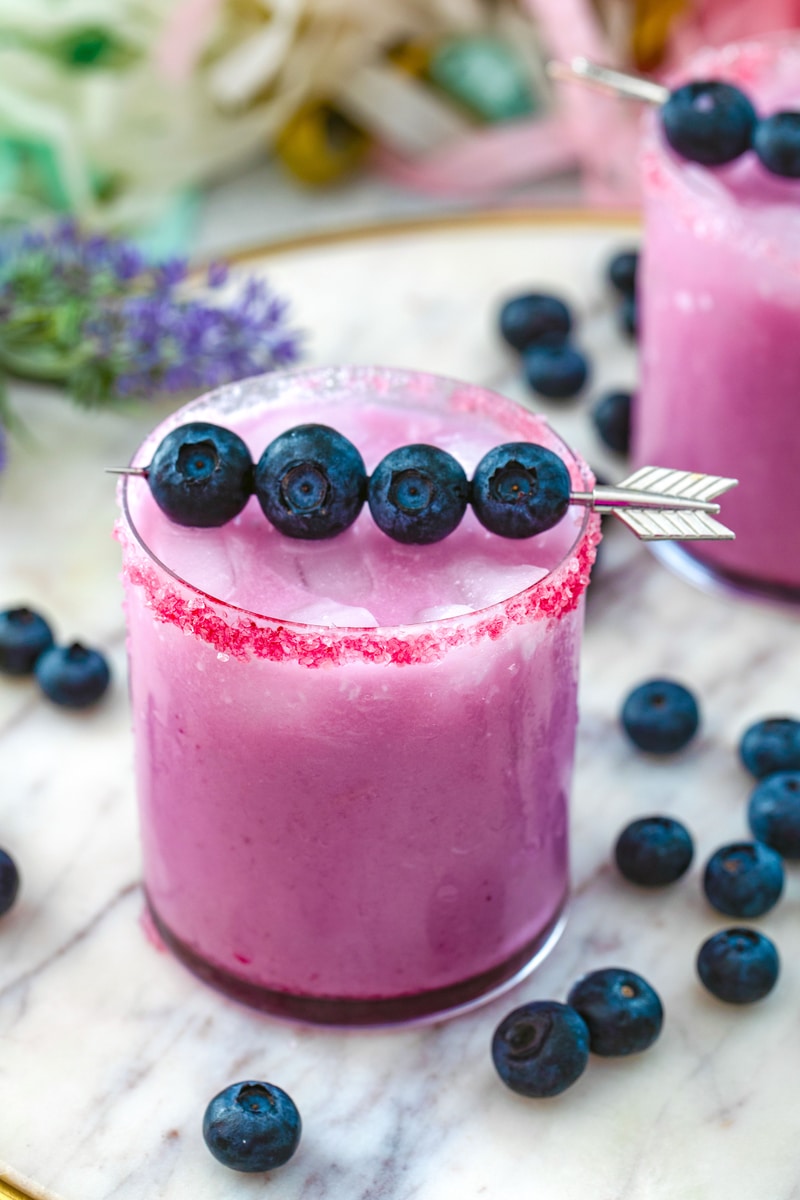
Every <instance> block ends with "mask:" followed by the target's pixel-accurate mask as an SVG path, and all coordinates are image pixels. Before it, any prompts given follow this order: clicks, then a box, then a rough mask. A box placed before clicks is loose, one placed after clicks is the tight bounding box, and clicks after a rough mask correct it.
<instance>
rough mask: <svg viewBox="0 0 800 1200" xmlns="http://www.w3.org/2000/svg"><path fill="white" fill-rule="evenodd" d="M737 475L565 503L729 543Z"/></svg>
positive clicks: (683, 474) (627, 485)
mask: <svg viewBox="0 0 800 1200" xmlns="http://www.w3.org/2000/svg"><path fill="white" fill-rule="evenodd" d="M106 471H107V472H108V473H109V474H110V475H134V476H139V477H140V478H144V479H146V478H147V476H148V473H149V469H148V468H147V467H106ZM737 483H738V480H737V479H726V478H724V477H723V476H722V475H700V474H698V473H697V472H695V471H673V470H672V469H671V468H669V467H640V468H639V470H638V471H634V473H633V474H632V475H629V476H628V477H627V479H623V480H622V482H621V483H619V484H617V485H616V487H601V486H598V487H595V488H593V489H592V491H591V492H570V495H569V499H570V503H571V504H582V505H584V507H586V508H593V509H595V510H596V511H597V512H605V513H610V514H611V515H612V516H615V517H617V518H618V519H619V520H620V521H622V522H623V524H624V525H627V526H628V528H629V529H631V530H632V531H633V532H634V533H635V534H636V536H637V537H638V538H640V539H641V541H643V542H655V541H664V540H667V539H669V540H673V539H674V540H676V541H701V540H702V541H730V540H732V539H733V538H734V537H735V536H736V535H735V534H734V533H733V532H732V530H730V529H727V528H726V526H724V525H723V524H722V523H721V522H720V521H715V520H714V519H713V517H714V516H715V515H716V514H717V513H718V512H719V505H718V504H717V503H716V497H717V496H721V495H722V494H723V493H724V492H727V491H730V489H731V488H733V487H736V485H737Z"/></svg>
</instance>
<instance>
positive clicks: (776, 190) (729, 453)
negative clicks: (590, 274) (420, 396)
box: [633, 38, 800, 590]
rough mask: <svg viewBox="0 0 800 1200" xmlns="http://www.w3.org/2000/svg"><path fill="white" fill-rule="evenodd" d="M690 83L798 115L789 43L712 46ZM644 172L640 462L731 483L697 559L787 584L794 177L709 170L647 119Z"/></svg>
mask: <svg viewBox="0 0 800 1200" xmlns="http://www.w3.org/2000/svg"><path fill="white" fill-rule="evenodd" d="M688 77H690V78H695V79H709V78H714V79H723V80H726V81H727V82H730V83H733V84H736V85H737V86H738V87H741V88H742V90H743V91H745V92H746V93H747V94H748V96H749V97H750V98H751V100H752V101H753V103H754V104H755V106H756V109H757V111H758V112H759V113H760V114H762V115H768V114H770V113H773V112H777V111H779V110H782V109H793V110H798V109H800V38H792V39H786V38H783V39H767V40H766V41H764V42H760V43H756V42H751V43H742V44H741V45H734V46H729V47H727V48H725V49H724V50H715V51H707V52H705V53H704V54H703V55H701V56H700V57H699V58H698V59H696V60H695V61H694V62H693V63H692V66H691V70H690V72H689V73H688ZM682 81H683V80H681V81H679V82H682ZM643 169H644V193H645V234H644V247H643V255H642V264H641V272H640V281H639V303H640V306H641V324H642V336H641V348H642V383H641V388H640V394H639V404H638V409H637V412H636V414H635V422H634V430H633V453H634V458H635V461H636V463H637V464H640V465H642V464H645V463H653V464H668V465H669V466H673V467H678V468H683V469H688V470H693V471H701V472H707V473H710V474H719V475H726V476H732V477H734V478H737V479H739V481H740V485H739V487H738V488H736V489H735V490H734V491H733V492H731V493H730V494H729V495H727V496H726V497H725V507H724V520H725V523H726V524H727V525H729V526H730V527H731V528H732V529H733V530H734V531H735V533H736V540H735V541H734V542H718V543H699V544H697V545H693V546H692V547H691V552H692V554H693V555H695V556H696V557H697V558H698V559H700V560H701V561H702V562H704V563H706V564H708V565H709V566H711V567H712V569H719V570H721V571H723V572H728V573H731V574H732V575H734V576H740V577H743V578H745V579H749V580H752V581H754V582H756V583H761V584H767V585H773V586H777V587H778V588H786V589H790V590H798V589H800V471H799V470H798V462H800V180H785V179H779V178H778V177H777V176H775V175H772V174H771V173H770V172H768V171H767V170H766V168H764V167H762V166H761V164H760V163H759V162H758V160H757V158H756V156H755V154H754V153H752V152H750V153H747V154H745V155H744V156H742V157H741V158H740V159H738V160H737V161H736V162H734V163H732V164H730V165H728V166H727V167H724V168H718V169H716V170H709V169H708V168H706V167H702V166H700V165H698V164H696V163H689V162H685V161H683V160H681V159H679V158H678V157H677V156H676V155H675V154H674V153H673V152H672V151H671V150H670V149H669V147H668V146H667V145H666V143H665V142H664V140H663V138H662V136H661V132H660V128H659V126H658V122H657V116H655V115H654V116H653V117H652V119H651V120H650V121H649V123H648V133H647V136H646V142H645V151H644V162H643Z"/></svg>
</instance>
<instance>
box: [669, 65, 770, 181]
mask: <svg viewBox="0 0 800 1200" xmlns="http://www.w3.org/2000/svg"><path fill="white" fill-rule="evenodd" d="M661 120H662V124H663V128H664V134H665V136H666V139H667V141H668V142H669V144H670V146H672V149H673V150H674V151H675V152H676V153H677V154H680V155H681V157H682V158H688V159H690V160H691V161H692V162H698V163H702V164H703V166H706V167H719V166H722V165H723V164H724V163H728V162H733V160H734V159H735V158H738V157H739V156H740V155H741V154H744V152H745V151H746V150H749V149H750V146H751V145H752V142H753V133H754V130H755V127H756V120H757V118H756V112H755V109H754V108H753V106H752V104H751V103H750V101H749V100H748V99H747V96H745V94H744V92H740V91H739V89H738V88H735V87H732V86H731V85H730V84H729V83H719V82H718V81H716V80H710V81H704V82H696V83H687V84H685V85H684V86H683V87H680V88H678V89H677V91H675V92H673V93H672V95H671V96H670V98H669V99H668V100H667V102H666V103H665V104H664V106H663V107H662V109H661Z"/></svg>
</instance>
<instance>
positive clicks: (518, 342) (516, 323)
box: [499, 292, 590, 400]
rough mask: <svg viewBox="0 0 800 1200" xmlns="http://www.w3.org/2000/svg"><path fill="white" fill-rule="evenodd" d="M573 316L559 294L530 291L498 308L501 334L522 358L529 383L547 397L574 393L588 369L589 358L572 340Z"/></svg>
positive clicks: (583, 380) (575, 393)
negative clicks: (552, 294)
mask: <svg viewBox="0 0 800 1200" xmlns="http://www.w3.org/2000/svg"><path fill="white" fill-rule="evenodd" d="M573 326H574V320H573V316H572V312H571V310H570V307H569V305H568V304H567V303H566V302H565V301H564V300H562V299H561V297H560V296H551V295H549V294H547V293H545V292H530V293H527V294H526V295H523V296H514V297H513V298H512V299H511V300H507V301H506V303H505V304H504V305H503V306H502V308H501V309H500V318H499V327H500V335H501V337H502V338H503V339H504V340H505V341H506V342H507V343H508V345H509V346H510V347H511V348H512V350H516V351H517V353H518V354H519V355H520V357H521V359H522V369H523V372H524V375H525V378H526V380H527V381H528V384H529V385H530V386H531V388H533V390H534V391H535V392H538V393H539V395H541V396H547V397H548V399H550V400H567V399H570V398H571V397H572V396H577V395H578V393H579V392H580V391H581V390H582V388H583V387H584V386H585V384H586V382H587V380H588V378H589V373H590V368H589V362H588V360H587V358H586V356H585V354H582V353H581V351H580V350H578V349H577V347H575V346H574V345H573V344H572V341H571V340H570V335H571V333H572V330H573Z"/></svg>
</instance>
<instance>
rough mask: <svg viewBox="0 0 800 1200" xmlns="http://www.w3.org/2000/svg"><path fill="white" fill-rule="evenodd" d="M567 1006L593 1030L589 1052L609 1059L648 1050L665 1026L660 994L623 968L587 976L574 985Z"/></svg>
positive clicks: (590, 1035)
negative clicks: (570, 1006)
mask: <svg viewBox="0 0 800 1200" xmlns="http://www.w3.org/2000/svg"><path fill="white" fill-rule="evenodd" d="M567 1003H568V1004H571V1005H572V1007H573V1008H574V1009H575V1011H576V1012H578V1013H580V1015H581V1016H582V1017H583V1019H584V1021H585V1022H586V1024H587V1026H588V1028H589V1049H590V1050H591V1051H592V1053H593V1054H600V1055H604V1056H606V1057H612V1056H619V1055H623V1054H638V1053H639V1052H640V1051H641V1050H646V1049H647V1048H648V1046H652V1044H653V1042H654V1041H655V1040H656V1038H657V1037H658V1035H659V1034H660V1033H661V1026H662V1024H663V1022H664V1009H663V1007H662V1004H661V1000H660V999H659V997H658V993H657V992H656V991H655V990H654V989H653V988H652V987H651V986H650V984H649V983H648V982H647V980H646V979H642V977H641V975H636V974H635V973H634V972H633V971H626V970H624V969H623V968H621V967H604V968H603V969H602V970H600V971H592V972H591V973H590V974H589V975H584V977H583V979H579V980H578V982H577V983H576V984H573V986H572V988H571V989H570V993H569V995H568V996H567Z"/></svg>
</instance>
